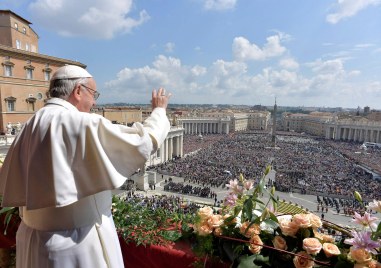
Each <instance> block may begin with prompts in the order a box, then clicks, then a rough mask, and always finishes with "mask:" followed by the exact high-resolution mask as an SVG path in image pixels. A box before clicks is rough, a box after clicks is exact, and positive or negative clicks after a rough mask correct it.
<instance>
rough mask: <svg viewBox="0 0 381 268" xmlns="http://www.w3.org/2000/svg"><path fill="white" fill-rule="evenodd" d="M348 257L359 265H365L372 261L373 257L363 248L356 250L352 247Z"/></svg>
mask: <svg viewBox="0 0 381 268" xmlns="http://www.w3.org/2000/svg"><path fill="white" fill-rule="evenodd" d="M348 255H349V256H350V257H351V258H352V260H354V261H356V262H357V263H364V262H369V261H371V260H372V255H371V254H370V253H369V252H368V251H366V250H365V249H363V248H359V249H354V248H353V247H351V248H350V252H349V254H348Z"/></svg>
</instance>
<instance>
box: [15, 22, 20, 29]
mask: <svg viewBox="0 0 381 268" xmlns="http://www.w3.org/2000/svg"><path fill="white" fill-rule="evenodd" d="M15 29H16V30H18V29H19V25H18V24H17V22H15Z"/></svg>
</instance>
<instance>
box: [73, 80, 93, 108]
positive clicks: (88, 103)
mask: <svg viewBox="0 0 381 268" xmlns="http://www.w3.org/2000/svg"><path fill="white" fill-rule="evenodd" d="M78 86H79V87H80V96H79V101H78V104H77V105H76V107H77V109H78V110H79V111H81V112H87V113H88V112H90V109H91V108H92V107H93V106H94V105H95V104H96V101H95V96H96V95H97V94H98V93H97V85H96V83H95V80H94V79H93V78H88V79H87V82H86V83H80V84H79V85H78Z"/></svg>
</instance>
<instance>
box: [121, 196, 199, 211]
mask: <svg viewBox="0 0 381 268" xmlns="http://www.w3.org/2000/svg"><path fill="white" fill-rule="evenodd" d="M125 202H126V203H128V204H138V205H139V206H141V207H146V208H150V209H152V210H155V209H157V208H162V209H165V210H166V211H168V212H177V213H184V214H186V213H191V214H194V213H196V212H197V210H198V209H199V208H200V205H198V204H196V203H194V202H188V201H185V200H184V199H183V198H182V197H178V196H167V195H153V196H146V195H142V194H138V193H136V194H134V195H132V196H127V198H126V199H125Z"/></svg>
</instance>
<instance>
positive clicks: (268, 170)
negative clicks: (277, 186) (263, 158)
mask: <svg viewBox="0 0 381 268" xmlns="http://www.w3.org/2000/svg"><path fill="white" fill-rule="evenodd" d="M270 170H271V165H268V166H267V167H266V170H265V175H267V174H269V172H270Z"/></svg>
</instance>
